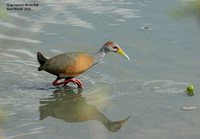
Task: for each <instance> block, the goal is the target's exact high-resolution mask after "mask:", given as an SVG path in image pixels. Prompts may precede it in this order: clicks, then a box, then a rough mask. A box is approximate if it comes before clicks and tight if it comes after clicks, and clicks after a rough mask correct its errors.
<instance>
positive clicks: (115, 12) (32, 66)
mask: <svg viewBox="0 0 200 139" xmlns="http://www.w3.org/2000/svg"><path fill="white" fill-rule="evenodd" d="M7 2H8V1H6V0H1V2H0V6H1V7H3V8H2V9H4V8H5V7H6V3H7ZM10 2H13V1H10ZM15 2H16V1H15ZM20 2H28V0H27V1H20ZM35 2H37V1H35ZM184 2H185V1H184ZM180 5H182V1H180V0H177V1H159V0H154V1H148V0H142V1H141V0H140V1H139V0H135V1H131V0H116V1H112V0H99V1H92V0H73V1H71V0H70V1H68V0H59V1H56V2H55V1H48V0H43V1H40V2H39V6H38V7H32V8H33V9H32V10H31V11H6V10H1V16H0V17H1V18H0V63H1V64H0V76H1V78H0V110H1V111H2V112H3V113H5V115H6V116H5V120H4V122H3V123H2V125H1V134H2V135H1V136H4V137H5V138H8V139H23V138H26V139H35V138H42V139H47V138H48V139H55V138H59V139H64V138H72V139H78V138H84V139H90V138H95V139H97V138H101V139H104V138H105V139H121V138H126V139H146V138H149V139H155V138H162V139H169V138H176V139H187V138H192V139H199V138H200V133H199V129H200V120H199V114H200V111H199V108H200V103H199V98H200V96H199V90H200V88H199V82H200V80H199V78H198V77H199V75H200V65H199V61H198V59H199V52H200V48H199V43H200V39H199V35H200V30H199V24H198V22H196V20H195V18H193V17H189V18H184V19H181V20H179V21H177V20H175V19H174V18H172V17H171V16H170V13H171V12H172V11H173V10H174V9H177V8H180ZM2 13H4V14H2ZM108 40H113V41H116V42H117V43H119V45H120V46H121V47H122V48H123V49H124V50H125V51H126V52H127V54H128V55H129V57H130V59H131V61H130V62H129V61H127V60H126V59H124V58H122V57H121V56H118V55H116V54H109V55H107V56H106V57H105V59H104V61H103V62H102V63H101V64H99V65H97V66H95V67H93V68H92V69H90V70H89V71H88V72H86V73H84V74H83V75H81V76H79V77H78V78H79V79H81V80H82V81H83V83H84V90H83V91H82V93H81V95H77V92H76V91H77V90H75V92H76V94H75V96H74V95H73V94H72V92H71V91H68V90H65V89H63V88H62V89H61V90H59V89H57V88H54V87H52V86H51V82H52V81H53V80H54V79H55V77H54V76H53V75H50V74H48V73H46V72H38V71H37V67H38V63H37V60H36V53H37V51H40V52H42V53H44V55H45V56H47V57H51V56H54V55H56V54H58V53H62V52H71V51H87V52H90V53H93V52H96V51H97V50H98V49H100V47H101V45H102V44H103V43H104V42H106V41H108ZM189 84H194V86H195V96H194V97H189V96H187V95H186V94H185V92H184V89H185V88H186V87H187V85H189ZM55 91H56V92H57V93H55ZM183 106H196V107H197V109H196V110H193V111H183V110H181V107H183ZM129 116H130V118H129V119H128V120H127V121H126V122H125V123H124V124H122V126H121V129H119V127H120V126H119V124H120V123H117V124H116V121H120V120H124V119H125V118H127V117H129ZM100 117H101V118H100ZM102 117H104V118H102ZM99 119H101V120H99ZM102 119H107V120H109V121H112V122H114V126H112V127H115V128H116V129H119V130H118V131H117V132H111V131H109V128H108V126H107V127H106V124H103V122H102ZM104 125H105V126H104Z"/></svg>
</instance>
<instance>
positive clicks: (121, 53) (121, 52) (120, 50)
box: [117, 48, 130, 61]
mask: <svg viewBox="0 0 200 139" xmlns="http://www.w3.org/2000/svg"><path fill="white" fill-rule="evenodd" d="M117 53H118V54H120V55H122V56H124V57H125V58H126V59H128V61H130V58H129V57H128V55H127V54H126V53H125V52H124V51H123V50H122V49H121V48H119V49H118V51H117Z"/></svg>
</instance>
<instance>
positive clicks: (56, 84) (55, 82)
mask: <svg viewBox="0 0 200 139" xmlns="http://www.w3.org/2000/svg"><path fill="white" fill-rule="evenodd" d="M59 80H60V79H59V78H57V79H56V80H55V81H53V83H52V85H54V86H60V85H62V84H64V83H65V82H58V81H59Z"/></svg>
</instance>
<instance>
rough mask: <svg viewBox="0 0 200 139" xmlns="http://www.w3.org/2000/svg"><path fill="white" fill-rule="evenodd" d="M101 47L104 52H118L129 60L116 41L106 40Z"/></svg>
mask: <svg viewBox="0 0 200 139" xmlns="http://www.w3.org/2000/svg"><path fill="white" fill-rule="evenodd" d="M102 49H103V50H104V52H115V53H118V54H120V55H122V56H124V57H125V58H126V59H128V60H129V61H130V58H129V57H128V55H127V54H126V53H125V52H124V51H123V50H122V49H121V48H120V47H119V45H118V44H117V43H116V42H112V41H109V42H106V43H105V44H104V45H103V47H102Z"/></svg>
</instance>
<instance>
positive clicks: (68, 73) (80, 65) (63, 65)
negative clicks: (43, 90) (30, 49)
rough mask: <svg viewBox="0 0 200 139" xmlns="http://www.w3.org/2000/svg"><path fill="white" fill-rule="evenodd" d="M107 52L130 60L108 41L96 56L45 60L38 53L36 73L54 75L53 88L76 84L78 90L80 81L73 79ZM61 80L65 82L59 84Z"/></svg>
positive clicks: (71, 55) (72, 54)
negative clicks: (55, 77) (38, 65)
mask: <svg viewBox="0 0 200 139" xmlns="http://www.w3.org/2000/svg"><path fill="white" fill-rule="evenodd" d="M109 52H115V53H118V54H120V55H122V56H124V57H125V58H127V59H128V60H130V59H129V57H128V56H127V54H126V53H125V52H124V51H123V50H122V49H121V48H120V47H119V45H118V44H117V43H116V42H112V41H109V42H106V43H105V44H104V45H103V46H102V48H101V49H100V50H99V51H98V52H97V53H96V54H90V53H87V52H70V53H63V54H59V55H57V56H54V57H52V58H50V59H47V58H45V57H44V56H43V55H42V54H41V53H40V52H38V53H37V59H38V62H39V63H40V67H39V68H38V71H42V70H44V71H46V72H48V73H51V74H53V75H56V76H57V79H56V80H55V81H53V83H52V84H53V85H54V86H59V85H63V84H64V85H66V84H67V83H69V82H73V83H75V84H77V86H78V87H79V88H82V83H81V81H80V80H78V79H75V78H74V77H76V76H78V75H80V74H81V73H83V72H85V71H86V70H88V69H89V68H91V67H92V66H94V65H96V64H98V63H99V62H100V61H102V59H103V58H104V56H105V55H106V54H107V53H109ZM63 78H64V79H65V81H63V82H59V80H60V79H63Z"/></svg>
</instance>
